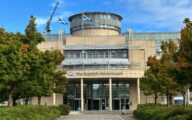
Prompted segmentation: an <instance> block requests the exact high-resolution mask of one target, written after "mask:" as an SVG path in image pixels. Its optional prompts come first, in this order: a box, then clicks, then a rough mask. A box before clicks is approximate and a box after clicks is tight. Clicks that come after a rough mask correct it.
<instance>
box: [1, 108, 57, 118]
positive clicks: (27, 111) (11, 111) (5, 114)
mask: <svg viewBox="0 0 192 120" xmlns="http://www.w3.org/2000/svg"><path fill="white" fill-rule="evenodd" d="M0 116H1V117H0V120H55V119H56V118H58V117H59V116H60V112H59V111H58V110H57V109H55V108H51V107H48V106H16V107H5V108H0Z"/></svg>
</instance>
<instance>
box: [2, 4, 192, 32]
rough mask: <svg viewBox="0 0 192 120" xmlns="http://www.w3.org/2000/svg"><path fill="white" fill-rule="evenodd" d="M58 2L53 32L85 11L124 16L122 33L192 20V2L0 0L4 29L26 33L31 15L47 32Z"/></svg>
mask: <svg viewBox="0 0 192 120" xmlns="http://www.w3.org/2000/svg"><path fill="white" fill-rule="evenodd" d="M56 1H59V2H60V5H59V8H58V9H57V11H56V13H55V17H54V18H53V21H52V23H51V27H52V29H53V31H52V33H57V32H58V29H65V31H66V32H68V33H69V26H63V25H62V24H60V23H59V22H58V20H57V19H58V16H60V17H62V18H64V19H66V20H68V17H69V16H71V15H73V14H76V13H79V12H85V11H89V12H92V11H101V12H114V13H117V14H119V15H121V16H122V17H123V21H122V32H125V31H126V30H127V29H132V30H133V31H135V32H168V31H180V30H181V28H182V27H183V23H182V22H183V19H184V18H186V17H188V18H192V1H191V0H0V11H1V12H0V27H3V28H5V29H6V31H9V32H17V31H19V32H22V33H23V32H24V29H25V27H26V25H27V23H28V21H29V17H30V15H34V16H36V18H37V19H36V23H37V29H38V31H39V32H43V30H44V28H45V23H46V21H47V20H48V18H49V16H50V14H51V12H52V10H53V6H54V4H55V3H56Z"/></svg>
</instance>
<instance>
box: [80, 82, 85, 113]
mask: <svg viewBox="0 0 192 120" xmlns="http://www.w3.org/2000/svg"><path fill="white" fill-rule="evenodd" d="M83 94H84V93H83V78H81V111H84V99H83Z"/></svg>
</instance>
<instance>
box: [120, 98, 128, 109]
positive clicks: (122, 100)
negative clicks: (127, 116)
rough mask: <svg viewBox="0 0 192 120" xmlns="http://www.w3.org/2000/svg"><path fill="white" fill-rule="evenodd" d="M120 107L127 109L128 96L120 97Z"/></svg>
mask: <svg viewBox="0 0 192 120" xmlns="http://www.w3.org/2000/svg"><path fill="white" fill-rule="evenodd" d="M121 109H122V110H123V109H126V110H127V109H129V99H128V98H122V99H121Z"/></svg>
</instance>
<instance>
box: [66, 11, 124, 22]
mask: <svg viewBox="0 0 192 120" xmlns="http://www.w3.org/2000/svg"><path fill="white" fill-rule="evenodd" d="M82 14H86V15H87V14H106V15H107V14H111V15H115V16H117V17H119V18H120V20H122V19H123V18H122V17H121V16H120V15H118V14H115V13H111V12H81V13H77V14H75V15H72V16H71V17H69V21H71V20H72V19H73V18H74V17H76V16H79V15H82Z"/></svg>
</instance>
